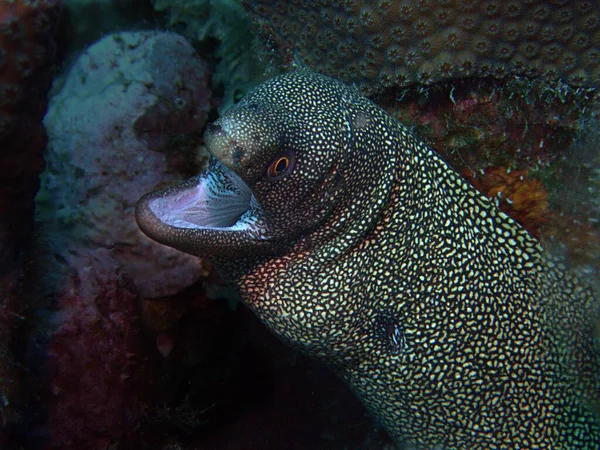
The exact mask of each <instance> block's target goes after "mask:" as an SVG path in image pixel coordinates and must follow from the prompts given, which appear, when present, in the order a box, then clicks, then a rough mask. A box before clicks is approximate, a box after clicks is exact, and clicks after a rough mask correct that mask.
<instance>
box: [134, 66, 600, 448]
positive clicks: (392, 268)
mask: <svg viewBox="0 0 600 450" xmlns="http://www.w3.org/2000/svg"><path fill="white" fill-rule="evenodd" d="M205 142H206V146H207V148H208V151H209V152H210V153H211V155H212V157H211V161H210V164H209V167H208V169H207V170H206V172H205V173H203V174H202V175H200V176H198V177H195V178H194V179H192V180H189V181H187V182H185V183H183V184H181V185H180V186H175V187H172V188H169V189H167V190H164V191H161V192H157V193H150V194H147V195H146V196H144V197H143V198H142V199H141V200H140V202H139V203H138V206H137V208H136V218H137V221H138V224H139V227H140V228H141V230H142V231H143V232H144V233H145V234H147V235H148V236H149V237H150V238H152V239H154V240H156V241H158V242H160V243H163V244H166V245H169V246H171V247H174V248H176V249H179V250H182V251H184V252H188V253H190V254H193V255H197V256H202V257H208V258H210V259H211V260H212V261H213V263H214V264H215V266H216V268H217V270H218V271H219V272H220V273H221V275H222V276H223V277H224V278H225V279H227V280H229V281H230V282H231V283H233V284H234V285H235V286H236V287H237V289H238V290H239V293H240V295H241V298H242V300H243V302H244V303H245V304H246V305H247V306H248V307H249V308H251V309H252V310H253V311H254V313H255V314H256V315H257V316H258V317H259V318H260V319H261V320H262V321H263V322H264V323H265V324H266V326H267V327H268V328H270V329H271V330H272V331H273V333H274V334H275V335H277V336H278V337H279V338H281V339H282V340H283V341H285V342H287V343H289V344H290V345H292V346H294V347H296V348H299V349H301V350H302V351H304V352H306V353H308V354H309V355H313V356H316V357H318V358H320V359H322V360H323V361H324V362H325V363H326V364H328V365H329V366H330V367H331V368H332V369H333V370H334V371H335V372H337V374H338V375H339V376H340V377H341V378H342V379H343V380H344V381H345V382H346V383H347V384H348V386H350V388H351V389H352V390H353V391H354V392H355V393H356V395H357V396H358V397H359V398H360V399H361V400H362V402H363V403H364V405H365V406H366V407H367V408H368V410H369V411H370V412H371V414H373V415H374V416H375V417H376V418H377V419H378V420H379V421H380V422H381V423H382V424H383V425H384V426H385V428H386V429H387V430H388V431H389V433H390V435H391V436H392V437H393V439H394V440H395V442H396V443H397V444H398V445H399V447H401V448H416V449H434V448H435V449H476V448H477V449H483V448H494V449H499V448H511V449H514V448H548V449H550V448H551V449H575V448H586V449H598V448H600V426H599V424H598V421H597V418H596V416H595V414H594V408H593V406H594V404H595V401H596V399H597V398H598V397H597V396H598V392H599V389H598V388H599V385H600V382H599V376H598V373H599V370H598V369H599V368H598V359H599V358H598V348H597V342H596V341H595V339H594V338H593V335H594V333H593V326H594V325H593V323H592V318H593V317H596V315H597V314H596V313H597V310H598V304H597V302H596V300H595V299H594V296H593V293H592V291H591V290H590V289H589V288H587V287H584V286H582V285H581V284H579V283H578V282H576V281H574V280H573V279H571V278H570V277H569V276H567V275H565V273H564V270H563V269H562V268H561V267H559V266H558V265H557V264H554V263H553V262H551V261H550V260H549V259H548V258H547V257H546V256H545V255H544V253H543V251H542V248H541V247H540V245H539V244H538V242H537V241H536V240H535V239H534V238H532V237H531V236H530V235H529V234H528V233H527V232H526V231H525V230H524V229H523V228H522V227H521V226H519V225H518V224H517V223H515V222H514V221H513V220H511V219H510V218H509V217H508V216H506V215H505V214H504V213H502V212H501V211H500V210H498V209H497V208H496V206H495V205H494V204H493V203H492V202H491V201H490V200H488V199H486V198H485V197H484V196H482V195H481V194H480V193H479V192H478V191H476V190H475V188H473V187H472V186H471V185H470V184H469V183H468V182H466V181H465V180H463V179H462V178H461V177H460V176H459V175H458V174H457V173H456V172H455V171H454V170H452V169H451V168H450V167H449V166H448V165H447V164H446V163H445V162H444V161H443V160H442V159H441V157H440V156H439V155H437V154H436V153H435V152H434V151H433V150H432V149H430V148H429V147H427V145H426V144H424V143H423V142H421V141H420V140H418V139H417V138H416V137H415V136H413V135H412V134H411V133H410V132H409V131H408V130H407V128H405V127H404V126H403V125H402V124H401V123H399V122H398V121H396V120H395V119H393V118H391V117H390V116H389V115H387V114H386V113H385V112H384V111H383V110H381V109H380V108H379V107H377V106H376V105H375V104H373V103H372V102H371V101H369V100H368V99H367V98H365V97H364V96H362V95H361V94H360V93H359V92H358V91H357V90H355V89H353V88H351V87H348V86H346V85H344V84H342V83H341V82H339V81H337V80H334V79H331V78H328V77H325V76H323V75H319V74H316V73H314V72H310V71H307V70H299V71H296V72H293V73H289V74H286V75H283V76H280V77H276V78H274V79H271V80H270V81H267V82H265V83H264V84H262V85H261V86H259V87H258V88H256V89H255V90H254V91H252V92H251V93H250V94H249V95H247V96H246V97H245V98H244V99H243V100H242V101H240V102H239V103H238V104H237V105H235V106H234V107H233V108H232V109H230V110H229V111H228V112H227V113H225V114H224V115H223V117H221V118H220V119H219V120H217V121H216V122H215V123H214V124H212V125H210V126H209V128H208V129H207V132H206V137H205Z"/></svg>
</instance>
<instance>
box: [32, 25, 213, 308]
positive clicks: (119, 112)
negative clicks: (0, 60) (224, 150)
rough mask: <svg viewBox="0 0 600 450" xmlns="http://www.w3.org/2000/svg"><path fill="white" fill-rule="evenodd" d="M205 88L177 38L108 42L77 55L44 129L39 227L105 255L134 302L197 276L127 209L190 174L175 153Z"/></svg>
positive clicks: (202, 72)
mask: <svg viewBox="0 0 600 450" xmlns="http://www.w3.org/2000/svg"><path fill="white" fill-rule="evenodd" d="M207 84H208V72H207V69H206V67H205V65H204V63H203V62H202V60H200V59H199V58H198V57H197V56H196V54H195V52H194V50H193V49H192V48H191V47H190V45H189V44H188V43H187V41H186V40H185V39H184V38H183V37H181V36H179V35H176V34H173V33H162V34H161V33H154V32H141V33H120V34H114V35H110V36H107V37H106V38H104V39H103V40H101V41H100V42H98V43H97V44H95V45H93V46H92V47H91V48H90V49H89V50H87V51H86V52H85V53H84V54H83V55H81V56H80V58H79V59H78V60H77V62H76V63H75V65H74V66H73V68H72V69H71V70H70V72H69V75H68V76H67V77H66V79H65V81H64V85H63V86H62V89H61V91H60V92H59V93H57V95H55V96H54V97H53V98H52V100H51V103H50V108H49V111H48V114H47V116H46V118H45V120H44V122H45V125H46V128H47V130H48V135H49V140H50V142H49V145H48V150H47V153H46V158H47V165H48V167H47V169H46V171H45V172H44V174H43V176H42V190H41V192H40V195H39V196H38V198H37V204H38V208H39V214H40V217H41V219H42V220H46V221H48V222H52V223H54V224H55V225H57V226H58V227H60V228H61V229H62V232H65V233H66V234H68V236H69V239H70V240H73V241H77V243H78V245H80V246H82V247H89V248H97V247H105V248H110V249H111V254H112V256H113V257H114V258H115V259H117V260H118V261H119V262H120V263H121V264H122V266H123V270H124V271H125V273H126V275H127V276H128V277H129V279H130V280H131V281H132V282H133V283H134V285H135V287H136V290H137V292H138V293H139V294H140V295H142V296H143V297H156V296H164V295H169V294H173V293H176V292H178V291H180V290H182V289H183V288H185V287H187V286H189V285H190V284H192V283H194V282H195V281H196V280H197V279H198V278H199V276H200V274H201V273H202V268H201V266H200V264H199V263H198V260H197V259H196V258H193V257H190V256H188V255H184V254H183V253H180V252H176V251H174V250H172V249H170V248H167V247H164V246H161V245H158V244H156V243H155V242H151V241H150V240H149V239H148V238H146V237H145V236H144V235H143V234H142V233H141V232H140V231H139V229H138V227H137V225H136V223H135V220H134V218H133V208H134V205H135V202H136V201H137V200H138V199H139V198H140V197H141V196H142V195H143V194H144V193H146V192H148V191H150V190H152V189H155V188H156V187H160V186H165V185H168V184H172V183H175V182H176V181H178V180H181V179H182V178H183V175H182V173H181V172H182V171H185V170H190V169H189V168H186V167H185V161H183V162H181V161H179V160H180V159H182V158H184V157H185V155H184V152H182V151H181V149H182V147H185V141H186V139H190V140H191V142H196V145H197V141H194V139H197V138H198V136H197V135H198V134H199V133H200V132H201V131H202V129H203V126H204V122H205V119H206V114H207V111H208V108H209V107H210V90H209V89H208V85H207ZM194 136H195V138H194ZM196 150H197V149H196V148H195V147H191V148H190V151H189V156H190V158H192V157H193V156H194V155H195V154H196V153H197V151H196Z"/></svg>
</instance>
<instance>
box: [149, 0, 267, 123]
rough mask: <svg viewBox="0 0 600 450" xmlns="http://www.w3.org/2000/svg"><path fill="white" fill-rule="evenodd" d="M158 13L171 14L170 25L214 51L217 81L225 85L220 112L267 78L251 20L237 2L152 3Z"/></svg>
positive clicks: (186, 0)
mask: <svg viewBox="0 0 600 450" xmlns="http://www.w3.org/2000/svg"><path fill="white" fill-rule="evenodd" d="M152 2H153V4H154V8H155V9H156V10H157V11H165V12H166V13H167V23H168V26H169V27H170V28H172V29H174V30H175V31H177V32H180V33H181V34H183V35H184V36H186V37H187V38H188V39H190V40H191V41H192V42H195V43H196V44H197V45H199V46H202V47H207V46H210V45H214V43H212V44H211V41H215V40H216V41H217V46H216V48H214V56H215V58H216V62H215V74H214V80H215V81H216V82H219V83H222V84H223V86H224V91H225V92H224V94H223V99H222V101H221V105H220V110H221V111H223V110H225V109H227V108H228V107H229V106H231V105H232V104H233V103H235V102H236V101H237V100H239V99H240V98H241V97H242V96H243V95H244V94H246V92H248V90H249V89H250V88H252V87H253V86H255V85H256V84H257V83H258V82H260V81H262V80H263V79H264V72H265V70H266V66H265V64H264V63H262V62H261V58H260V57H259V53H260V46H259V45H257V40H258V39H257V37H256V35H255V34H254V33H253V32H252V29H251V28H252V27H251V22H250V19H249V18H248V17H247V15H246V13H245V12H244V10H243V8H242V7H241V6H240V4H239V2H238V1H237V0H179V1H177V2H173V1H170V0H152Z"/></svg>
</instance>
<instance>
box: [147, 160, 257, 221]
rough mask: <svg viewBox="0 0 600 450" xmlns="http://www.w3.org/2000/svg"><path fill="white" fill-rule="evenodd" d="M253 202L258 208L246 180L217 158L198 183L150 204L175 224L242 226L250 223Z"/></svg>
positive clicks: (158, 214)
mask: <svg viewBox="0 0 600 450" xmlns="http://www.w3.org/2000/svg"><path fill="white" fill-rule="evenodd" d="M251 204H252V206H253V208H252V209H254V210H256V209H257V206H258V205H257V203H256V200H255V199H254V196H253V195H252V191H251V190H250V188H249V187H248V186H247V185H246V183H244V181H243V180H242V179H241V178H240V177H239V175H238V174H236V173H235V172H233V171H232V170H230V169H228V168H227V167H225V166H224V165H223V164H221V163H220V162H218V161H216V160H213V161H212V162H211V164H210V167H209V169H208V170H207V171H206V172H204V173H203V174H202V175H200V176H199V179H198V184H197V185H196V186H194V187H192V188H190V189H186V190H182V191H179V192H174V193H173V195H164V196H161V197H157V198H155V199H154V200H152V201H150V202H149V203H148V207H149V208H150V210H151V211H152V212H153V213H154V215H155V216H156V217H157V218H158V219H159V220H161V221H162V222H164V223H165V224H167V225H170V226H172V227H178V228H205V229H215V230H216V229H219V230H241V229H243V228H244V226H247V225H248V224H249V223H248V220H247V219H249V217H247V216H249V213H250V210H251V207H250V206H251Z"/></svg>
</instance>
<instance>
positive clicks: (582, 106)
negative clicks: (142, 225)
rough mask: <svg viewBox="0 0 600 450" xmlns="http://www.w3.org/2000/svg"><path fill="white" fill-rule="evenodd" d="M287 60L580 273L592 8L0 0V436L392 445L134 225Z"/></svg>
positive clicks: (309, 367)
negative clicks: (348, 89)
mask: <svg viewBox="0 0 600 450" xmlns="http://www.w3.org/2000/svg"><path fill="white" fill-rule="evenodd" d="M300 65H306V66H308V67H310V68H312V69H314V70H317V71H320V72H323V73H325V74H328V75H331V76H334V77H336V78H340V79H342V80H343V81H345V82H347V83H349V84H354V85H356V86H357V87H358V88H359V89H361V90H362V91H363V92H365V93H366V94H367V95H368V96H369V97H370V98H372V99H373V100H374V101H375V102H376V103H377V104H379V105H380V106H382V107H383V108H385V109H386V110H387V111H388V112H389V113H390V114H391V115H393V116H395V117H397V118H398V119H399V120H400V121H402V122H403V123H405V124H407V125H408V126H409V127H411V129H412V130H413V131H414V132H415V134H416V135H418V136H419V137H420V138H422V139H423V140H425V141H426V142H427V143H428V144H429V145H431V146H432V147H433V148H434V149H436V150H437V151H438V152H440V153H441V154H442V155H443V157H444V158H445V159H446V160H447V161H448V162H449V163H450V164H451V165H452V166H453V167H454V168H455V169H456V170H457V171H458V172H460V173H461V174H462V175H463V176H464V177H465V178H466V179H468V180H469V181H471V182H472V183H473V184H474V185H475V186H476V187H477V188H478V189H479V190H480V191H481V192H482V193H484V194H485V195H487V196H488V197H490V198H494V199H495V201H497V203H498V205H499V207H500V208H502V209H503V210H504V211H505V212H506V213H507V214H509V215H510V216H511V217H513V218H514V219H515V220H517V221H518V222H519V223H521V224H522V225H523V226H524V227H525V228H526V229H527V230H528V231H529V232H530V233H531V234H532V235H534V236H535V237H537V238H539V239H540V241H541V242H542V244H543V245H544V247H545V248H546V249H548V250H549V251H550V252H551V253H552V254H553V255H554V256H555V257H556V258H559V259H560V260H562V261H563V262H564V263H565V264H566V265H568V266H569V268H570V270H572V271H574V272H576V273H577V274H578V275H579V276H580V277H581V278H583V279H584V280H585V281H587V282H588V283H591V284H592V285H594V286H596V288H598V286H599V284H600V283H599V281H598V280H599V277H598V270H599V269H600V196H599V193H600V152H599V147H600V135H599V133H600V130H599V128H598V95H597V89H598V82H599V81H600V4H599V2H598V1H597V0H594V1H586V0H581V1H566V0H553V1H535V0H521V1H507V2H499V1H493V0H490V1H477V0H463V1H452V0H429V1H428V0H408V1H386V0H382V1H374V0H372V1H359V0H338V1H335V0H322V1H318V0H312V1H311V0H305V1H301V0H294V1H289V2H275V1H260V0H257V1H248V0H244V1H241V2H238V1H234V0H179V1H177V0H172V1H169V0H64V1H60V0H0V448H6V449H13V448H14V449H20V448H23V449H29V448H52V449H137V448H148V449H173V450H174V449H254V448H256V449H259V448H260V449H278V448H286V449H307V448H317V449H373V450H376V449H384V448H390V449H391V448H393V444H392V443H391V440H390V439H389V438H388V437H387V435H386V434H385V432H384V431H383V430H382V429H381V428H380V427H379V426H378V425H377V424H376V423H374V422H373V420H372V419H371V418H370V417H369V416H368V415H367V414H366V412H365V411H364V409H363V407H362V406H361V405H360V403H359V402H358V400H356V399H355V398H354V397H353V395H352V394H351V393H350V392H349V391H348V389H347V388H346V387H345V386H344V385H343V384H342V383H341V382H340V381H339V380H337V379H336V377H335V376H334V375H333V374H332V373H330V372H329V371H328V369H326V368H325V367H324V366H323V365H322V364H320V363H319V362H317V361H315V360H312V359H309V358H307V357H305V356H303V355H301V354H298V353H297V352H295V351H294V350H292V349H290V348H287V347H286V346H284V345H283V344H282V343H280V342H279V341H278V340H277V339H276V338H275V337H273V336H272V335H271V334H270V333H269V332H268V331H267V330H266V329H265V328H264V327H263V326H262V325H261V324H260V323H259V322H258V319H256V318H255V317H254V316H253V315H252V314H251V313H250V312H249V311H248V310H247V309H246V308H245V307H243V306H241V305H240V304H239V303H238V301H237V298H236V295H235V293H234V292H233V291H232V290H231V289H230V288H228V287H227V286H226V285H225V284H224V283H223V282H222V281H221V280H219V279H218V277H217V276H216V274H215V273H214V272H213V271H212V268H211V266H210V264H209V263H208V262H207V261H204V260H198V259H196V258H193V257H190V256H188V255H185V254H182V253H180V252H177V251H175V250H173V249H170V248H167V247H164V246H161V245H159V244H157V243H155V242H152V241H150V240H149V239H148V238H146V237H145V236H144V235H143V234H142V233H141V232H140V231H139V230H138V228H137V226H136V224H135V221H134V218H133V209H134V206H135V202H136V201H137V200H138V199H139V198H140V197H141V196H142V195H143V194H144V193H146V192H149V191H153V190H156V189H160V188H163V187H166V186H169V185H172V184H174V183H176V182H178V181H180V180H182V179H184V178H187V177H189V176H192V175H194V174H197V173H198V172H199V171H200V170H202V169H203V168H204V167H205V164H206V162H207V159H208V155H207V153H206V151H205V150H204V148H203V141H202V135H203V132H204V128H205V126H206V124H207V123H208V122H210V121H212V120H214V119H215V118H217V117H218V116H219V114H220V113H222V112H223V111H225V110H226V109H227V108H228V107H229V106H231V105H232V104H234V103H235V102H236V101H237V100H238V99H240V98H241V97H242V96H243V95H244V94H245V93H247V92H248V91H249V90H250V89H251V88H252V87H253V86H256V85H257V84H259V83H260V82H261V81H263V80H265V79H266V78H268V77H270V76H273V75H275V74H277V73H281V72H284V71H287V70H291V69H292V68H294V67H298V66H300Z"/></svg>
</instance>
